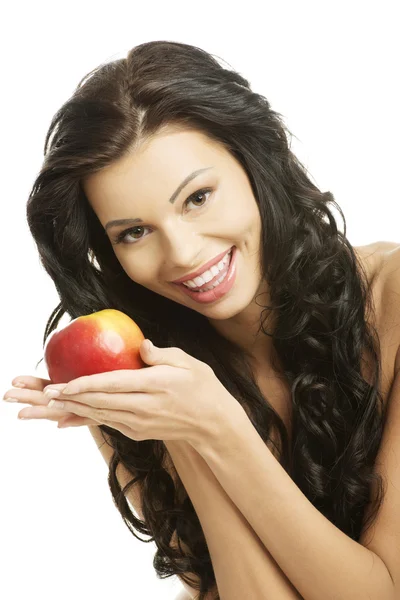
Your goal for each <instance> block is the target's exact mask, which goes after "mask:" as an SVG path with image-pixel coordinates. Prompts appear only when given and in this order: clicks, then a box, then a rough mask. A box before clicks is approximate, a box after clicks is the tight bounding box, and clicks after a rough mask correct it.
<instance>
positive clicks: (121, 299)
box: [27, 41, 386, 600]
mask: <svg viewBox="0 0 400 600" xmlns="http://www.w3.org/2000/svg"><path fill="white" fill-rule="evenodd" d="M171 125H172V126H174V125H176V126H178V127H183V128H184V129H191V130H194V131H198V132H201V133H203V134H205V135H206V136H208V138H209V139H210V140H213V141H214V142H217V143H219V144H221V145H222V146H223V147H224V148H225V149H226V151H228V152H230V153H231V154H232V156H234V157H235V158H236V159H237V161H239V162H240V164H241V166H242V167H243V169H244V170H245V171H246V173H247V175H248V177H249V180H250V182H251V186H252V191H253V193H254V197H255V199H256V202H257V205H258V208H259V211H260V216H261V221H262V234H261V247H262V256H261V261H262V269H263V275H264V277H265V280H266V281H267V283H268V286H269V290H270V299H269V300H270V304H269V305H266V306H264V305H261V304H260V306H262V308H263V310H262V312H261V315H262V316H261V319H260V330H259V331H262V332H263V334H265V335H268V336H271V337H272V340H273V347H274V349H275V352H276V356H277V359H278V360H279V366H280V368H281V369H282V373H283V375H284V378H285V379H286V381H287V382H288V384H289V385H290V390H291V402H292V410H293V417H292V418H293V421H292V426H293V431H292V448H290V444H289V436H288V432H287V430H286V428H285V425H284V423H283V421H282V419H281V418H280V416H279V415H278V414H277V413H276V412H275V410H274V409H273V408H272V406H271V405H270V404H269V402H268V398H266V397H264V395H263V394H262V393H261V391H260V389H259V387H258V385H257V383H256V381H255V377H254V374H253V371H252V369H251V366H250V363H249V360H248V359H249V356H248V355H247V353H246V352H245V351H244V350H243V349H242V348H240V347H239V346H238V345H236V344H235V343H233V342H231V341H228V340H227V339H225V338H224V337H222V336H221V335H219V334H218V332H217V331H216V330H215V329H214V328H213V327H212V326H211V325H210V323H209V322H208V320H207V318H206V317H205V316H203V315H201V314H200V313H198V312H196V311H193V310H191V309H189V308H187V307H185V306H183V305H181V304H178V303H176V302H173V301H172V300H170V299H168V298H165V297H163V296H161V295H158V294H156V293H154V292H152V291H151V290H149V289H146V288H144V287H143V286H140V285H139V284H137V283H135V282H134V281H132V280H131V279H130V277H128V275H127V274H126V273H125V271H124V270H123V269H122V267H121V264H120V263H119V261H118V260H117V258H116V256H115V253H114V251H113V249H112V245H111V243H110V241H109V238H108V237H107V235H106V234H105V231H104V228H103V227H102V226H101V224H100V222H99V220H98V218H97V216H96V214H95V213H94V211H93V210H92V208H91V206H90V205H89V202H88V199H87V197H86V195H85V193H84V190H83V187H82V180H83V178H84V177H86V176H87V175H89V174H91V173H94V172H95V171H98V170H100V169H103V168H104V167H106V166H108V165H110V164H111V163H113V161H116V160H118V159H120V158H122V157H123V156H124V155H125V154H126V153H127V152H128V151H131V149H132V147H134V148H135V147H139V145H140V144H141V143H142V142H143V141H145V140H146V139H149V137H150V136H153V135H155V134H157V132H159V131H160V130H161V128H164V127H166V126H171ZM291 135H292V134H291V133H290V132H289V131H288V129H287V127H286V126H285V125H284V123H283V118H282V115H280V114H279V113H277V112H275V111H273V110H272V109H271V106H270V103H269V102H268V100H267V99H266V98H265V97H264V96H262V95H260V94H257V93H255V92H254V91H252V90H251V88H250V85H249V82H248V81H247V80H246V79H245V78H244V77H243V76H242V75H240V74H239V73H237V72H236V71H234V70H233V69H232V68H227V67H226V66H224V65H223V64H222V60H220V61H218V60H217V59H216V57H215V56H214V55H210V54H209V53H207V52H205V51H204V50H202V49H200V48H198V47H195V46H191V45H187V44H183V43H176V42H170V41H151V42H149V43H144V44H140V45H138V46H136V47H134V48H133V49H132V50H130V51H129V52H128V54H127V56H126V58H121V59H118V60H114V61H112V62H109V63H106V64H102V65H100V66H99V67H98V68H96V69H94V70H93V71H91V72H90V73H89V74H88V75H86V76H85V77H84V78H83V79H82V80H81V81H80V82H79V84H78V86H77V87H76V89H75V90H74V93H73V94H72V96H71V97H70V98H69V99H68V100H67V101H66V102H65V103H64V104H63V105H62V107H61V108H60V109H59V110H58V111H57V113H56V114H55V115H54V117H53V119H52V121H51V124H50V127H49V131H48V133H47V136H46V140H45V148H44V156H45V158H44V161H43V165H42V167H41V170H40V172H39V174H38V176H37V178H36V180H35V182H34V184H33V187H32V190H31V193H30V195H29V199H28V202H27V220H28V224H29V228H30V231H31V234H32V236H33V238H34V240H35V243H36V245H37V249H38V252H39V256H40V260H41V264H42V265H43V267H44V268H45V270H46V271H47V273H48V274H49V275H50V277H51V278H52V280H53V282H54V284H55V286H56V288H57V291H58V294H59V297H60V303H59V304H58V305H57V307H56V308H55V309H54V311H53V312H52V314H51V315H50V317H49V319H48V321H47V324H46V327H45V333H44V339H43V346H44V345H45V343H46V339H47V337H48V336H49V335H50V333H51V332H52V331H53V330H54V329H56V328H57V325H58V323H59V321H60V319H61V317H62V316H63V315H64V314H65V313H67V314H68V315H70V317H71V319H75V318H77V317H79V316H82V315H86V314H89V313H92V312H95V311H100V310H103V309H105V308H114V309H117V310H120V311H123V312H124V313H126V314H127V315H129V316H130V317H131V318H132V319H134V321H135V322H136V323H137V324H138V325H139V327H140V328H141V330H142V332H143V333H144V335H145V336H146V337H148V338H150V339H151V340H153V341H154V343H155V344H156V345H158V346H160V347H163V346H165V347H168V346H175V347H179V348H182V349H183V350H185V351H186V352H187V353H188V354H190V355H192V356H194V357H196V358H198V359H199V360H201V361H203V362H205V363H207V364H208V365H210V366H211V368H212V369H213V371H214V373H215V374H216V376H217V377H218V379H219V380H220V381H221V382H222V384H223V385H224V386H225V387H226V388H227V390H228V391H229V392H230V393H231V394H232V395H233V396H234V397H235V398H236V400H237V401H238V402H239V403H240V404H241V405H242V406H243V408H245V410H246V413H247V414H248V416H249V418H250V420H251V422H252V424H253V425H254V427H255V429H256V430H257V432H258V433H259V435H260V436H261V438H262V439H263V440H264V441H265V443H266V444H270V443H271V434H272V433H273V432H278V433H279V436H278V439H279V448H278V445H276V444H274V447H275V448H276V450H277V457H278V459H279V461H280V463H281V465H282V466H283V468H284V469H285V470H286V472H287V473H288V474H289V475H290V477H291V478H292V479H293V481H294V482H295V483H296V485H297V486H298V487H299V488H300V489H301V490H302V492H303V493H304V494H305V495H306V497H307V498H308V499H309V500H310V501H311V502H312V503H313V505H314V506H315V507H316V508H317V509H318V510H319V511H320V512H321V513H322V514H323V515H324V516H325V517H326V518H328V519H329V520H330V521H331V522H332V523H334V524H335V525H336V526H337V527H338V528H339V529H340V530H341V531H343V532H344V533H346V534H347V535H348V536H350V537H351V538H352V539H354V540H356V541H357V540H358V539H359V537H360V535H361V531H362V530H363V529H368V528H369V527H370V525H371V523H372V521H373V520H374V518H375V515H376V513H377V511H378V509H379V506H380V505H381V503H382V499H383V495H384V488H383V481H382V478H381V476H380V475H379V474H378V473H375V472H374V463H375V459H376V456H377V453H378V450H379V447H380V442H381V438H382V433H383V429H384V425H385V420H386V409H385V406H384V402H383V398H382V395H381V392H380V389H381V388H380V382H381V358H380V342H379V338H378V335H377V332H376V330H375V328H374V327H373V325H372V324H371V322H372V319H371V320H369V317H371V315H372V316H373V311H374V307H373V303H372V294H371V282H368V278H367V274H366V272H365V271H364V267H363V265H362V263H361V261H360V258H359V257H358V255H357V253H356V252H355V251H354V249H353V248H352V246H351V245H350V243H349V241H348V240H347V237H346V222H345V219H344V216H343V213H342V211H341V210H340V208H339V206H338V205H337V203H336V202H335V200H334V197H333V195H332V193H331V192H321V191H320V190H319V189H318V187H317V186H316V185H315V184H314V183H312V181H311V179H310V177H309V175H308V173H307V170H306V168H305V167H304V166H303V165H302V164H301V163H300V161H299V160H298V159H297V158H296V157H295V156H294V154H293V153H292V151H291V150H290V147H289V145H290V144H289V139H290V136H291ZM329 203H331V204H332V205H334V206H336V207H337V209H338V211H339V213H340V214H341V216H342V218H343V221H344V233H341V232H340V231H338V228H337V224H336V221H335V219H334V216H333V213H332V212H331V210H330V209H329V208H328V204H329ZM271 311H274V314H275V315H276V318H275V320H274V327H273V331H268V330H267V329H266V327H265V325H266V320H267V318H268V315H269V314H271ZM155 315H157V318H155ZM370 321H371V322H370ZM41 360H43V359H41ZM39 362H40V361H39ZM366 366H369V367H370V369H369V371H368V375H367V370H366ZM100 430H102V431H103V432H105V433H107V434H108V436H110V437H109V439H110V444H111V445H112V448H113V450H114V452H113V457H112V460H111V463H110V470H109V475H108V483H109V487H110V490H111V493H112V496H113V500H114V503H115V506H116V507H117V509H118V510H119V512H120V514H121V516H122V518H123V520H124V522H125V524H126V525H127V526H128V528H129V529H130V531H131V532H132V533H133V535H134V536H135V537H137V539H139V540H141V541H144V542H151V541H155V543H156V546H157V551H156V553H155V557H154V561H153V564H154V568H155V570H156V573H157V576H158V577H159V578H166V577H170V576H172V575H179V576H181V575H182V574H184V573H187V572H191V573H194V574H195V575H197V576H198V577H199V578H200V590H199V591H200V595H199V599H200V600H203V599H204V597H205V595H206V592H207V591H208V590H210V589H211V588H212V587H213V586H214V585H215V583H216V580H215V574H214V570H213V566H212V562H211V560H210V555H209V552H208V548H207V544H206V540H205V537H204V533H203V531H202V528H201V525H200V522H199V519H198V517H197V514H196V512H195V510H194V508H193V505H192V503H191V500H190V498H189V497H188V496H187V494H186V497H184V498H183V499H182V497H180V498H178V490H177V489H176V486H175V484H174V481H173V479H172V478H171V476H170V474H169V473H168V472H167V470H166V469H165V468H164V464H165V462H164V461H165V456H166V452H167V450H166V447H165V445H164V443H163V442H162V441H161V440H145V441H140V442H135V441H133V440H132V439H129V438H127V437H126V436H124V435H123V434H122V433H121V432H118V431H116V430H115V429H112V428H111V427H107V426H105V425H101V426H100ZM119 463H122V464H123V465H124V466H125V468H126V469H127V470H128V471H129V472H130V473H131V474H132V481H131V482H130V483H129V485H127V486H125V487H124V489H121V486H120V484H119V482H118V480H117V477H116V470H117V467H118V465H119ZM136 482H140V483H141V485H142V489H143V499H142V502H143V516H144V520H141V519H138V518H136V517H135V515H134V514H133V512H132V510H131V509H130V507H129V505H128V503H127V501H126V497H125V494H126V492H127V491H128V490H129V487H130V486H131V485H133V484H134V483H136ZM178 485H179V482H178ZM369 504H370V510H369V518H368V519H366V520H365V514H366V507H367V505H369ZM364 520H365V522H364ZM135 530H136V531H137V532H140V533H141V534H144V535H146V536H151V539H149V540H145V539H144V540H143V539H142V538H140V537H138V536H137V535H136V533H135ZM175 532H176V535H177V538H178V539H179V540H181V541H183V542H184V543H185V544H186V546H187V547H188V548H189V550H190V552H189V553H188V554H183V553H181V552H180V550H179V549H173V548H171V547H170V542H171V538H172V536H173V534H174V533H175ZM184 580H185V581H186V582H187V583H188V584H189V585H193V582H192V581H190V580H188V579H187V578H184Z"/></svg>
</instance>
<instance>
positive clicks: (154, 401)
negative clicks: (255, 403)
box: [20, 343, 243, 445]
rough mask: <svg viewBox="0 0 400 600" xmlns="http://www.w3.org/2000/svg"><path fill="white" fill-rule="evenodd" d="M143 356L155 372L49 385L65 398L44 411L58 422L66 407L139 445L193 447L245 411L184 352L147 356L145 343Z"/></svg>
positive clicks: (172, 350)
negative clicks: (156, 442) (168, 443)
mask: <svg viewBox="0 0 400 600" xmlns="http://www.w3.org/2000/svg"><path fill="white" fill-rule="evenodd" d="M140 353H141V357H142V359H143V360H144V362H145V363H146V364H148V365H151V366H149V367H144V368H142V369H125V370H116V371H109V372H106V373H96V374H95V375H89V376H84V377H79V378H77V379H74V380H72V381H70V382H69V383H68V384H66V383H63V384H49V386H48V390H49V391H50V389H53V390H54V389H55V390H58V391H59V392H61V395H60V396H59V397H58V399H57V400H56V401H55V403H54V404H51V403H50V405H49V407H48V408H47V407H44V406H43V407H40V408H41V410H42V411H53V410H54V409H57V410H58V411H60V412H57V416H58V415H60V414H62V410H63V409H62V407H61V406H60V405H59V404H57V402H62V403H63V404H64V410H65V411H67V413H72V414H74V415H77V416H79V417H83V418H85V419H92V420H93V421H94V422H95V424H96V425H101V424H103V425H107V426H109V427H112V428H114V429H117V430H118V431H120V432H121V433H123V434H124V435H126V436H127V437H130V438H131V439H133V440H135V441H143V440H148V439H155V440H185V441H187V442H189V443H190V444H192V445H197V444H198V443H201V442H203V441H205V440H208V439H209V438H210V437H214V436H215V437H218V435H219V432H220V430H221V428H222V426H223V424H224V422H225V421H226V420H227V419H230V418H231V417H232V415H233V414H237V411H238V410H243V409H242V407H241V406H240V404H239V403H238V402H237V401H236V399H235V398H234V397H233V396H232V395H231V394H230V393H229V392H228V391H227V390H226V388H225V387H224V386H223V385H222V384H221V382H220V381H219V380H218V379H217V377H216V376H215V374H214V372H213V370H212V369H211V368H210V367H209V365H207V364H206V363H203V362H201V361H200V360H197V359H196V358H194V357H193V356H190V355H189V354H187V353H186V352H184V351H183V350H181V349H180V348H175V347H173V348H157V347H156V346H153V347H152V348H151V349H150V350H148V349H147V348H146V344H144V343H143V344H142V345H141V347H140ZM44 392H45V395H47V393H46V390H44ZM67 393H68V394H67ZM48 397H49V398H51V397H52V396H51V395H49V396H48ZM41 404H44V401H43V399H42V396H41ZM24 410H25V409H24ZM28 410H32V409H28ZM20 414H21V416H24V411H22V412H21V413H20ZM42 414H44V412H43V413H42Z"/></svg>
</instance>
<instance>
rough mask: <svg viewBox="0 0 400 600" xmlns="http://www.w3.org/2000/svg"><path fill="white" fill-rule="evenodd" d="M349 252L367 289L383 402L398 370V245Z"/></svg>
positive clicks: (383, 244) (384, 243) (379, 244)
mask: <svg viewBox="0 0 400 600" xmlns="http://www.w3.org/2000/svg"><path fill="white" fill-rule="evenodd" d="M353 249H354V251H355V252H356V254H358V256H359V258H360V262H361V263H362V265H363V267H364V270H365V273H366V276H367V279H368V282H369V284H370V285H371V294H372V302H373V307H372V308H373V311H372V314H370V315H369V323H370V324H371V325H373V327H374V328H375V330H376V332H377V334H378V337H379V342H380V352H381V362H382V390H381V391H382V395H383V399H384V401H385V402H386V401H387V399H388V397H389V393H390V389H391V387H392V383H393V381H394V378H395V375H396V373H397V371H398V369H399V367H400V354H399V352H398V349H399V343H400V318H399V317H400V270H399V269H400V242H388V241H378V242H373V243H371V244H368V245H365V246H359V247H354V248H353ZM396 271H397V273H396Z"/></svg>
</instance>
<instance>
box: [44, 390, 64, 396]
mask: <svg viewBox="0 0 400 600" xmlns="http://www.w3.org/2000/svg"><path fill="white" fill-rule="evenodd" d="M44 395H45V396H46V398H58V396H61V392H60V390H53V389H52V388H47V390H46V391H45V393H44Z"/></svg>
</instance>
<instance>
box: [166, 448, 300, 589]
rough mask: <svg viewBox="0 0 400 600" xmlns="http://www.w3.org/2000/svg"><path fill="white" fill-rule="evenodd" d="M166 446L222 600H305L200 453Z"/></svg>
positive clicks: (190, 449)
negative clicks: (193, 513) (196, 519)
mask: <svg viewBox="0 0 400 600" xmlns="http://www.w3.org/2000/svg"><path fill="white" fill-rule="evenodd" d="M164 443H165V445H166V447H167V450H168V452H169V454H170V456H171V459H172V461H173V463H174V466H175V469H176V471H177V472H178V474H179V477H180V479H181V481H182V483H183V485H184V486H185V488H186V491H187V493H188V495H189V497H190V499H191V501H192V504H193V507H194V509H195V511H196V513H197V515H198V517H199V520H200V523H201V526H202V529H203V532H204V535H205V538H206V542H207V546H208V549H209V552H210V557H211V561H212V564H213V568H214V573H215V578H216V581H217V587H218V591H219V594H220V598H221V600H239V599H240V600H242V599H243V598H254V599H258V598H263V600H299V599H301V598H302V597H301V596H300V594H299V593H298V592H297V590H296V589H295V588H294V587H293V585H292V584H291V583H290V581H289V580H288V578H287V577H286V575H285V574H284V573H283V572H282V570H281V569H280V568H279V566H278V565H277V563H276V562H275V560H274V559H273V558H272V556H271V555H270V553H269V552H268V551H267V550H266V548H265V547H264V545H263V544H262V542H261V540H260V539H259V537H258V536H257V535H256V533H255V532H254V530H253V529H252V528H251V527H250V525H249V523H248V521H247V520H246V519H245V517H244V516H243V515H242V513H241V512H240V511H239V510H238V508H237V507H236V505H235V504H234V503H233V502H232V500H231V499H230V498H229V496H228V495H227V493H226V492H225V490H224V489H223V488H222V486H221V485H220V483H219V482H218V480H217V479H216V477H215V475H214V474H213V472H212V471H211V469H210V468H209V466H208V465H207V463H206V462H205V461H204V459H203V458H202V457H201V456H200V454H198V452H196V451H195V450H194V449H193V447H192V446H191V445H190V444H188V443H186V442H175V441H173V442H172V441H166V442H164Z"/></svg>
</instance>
